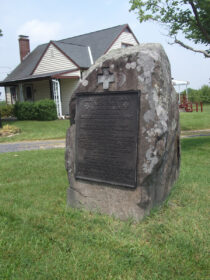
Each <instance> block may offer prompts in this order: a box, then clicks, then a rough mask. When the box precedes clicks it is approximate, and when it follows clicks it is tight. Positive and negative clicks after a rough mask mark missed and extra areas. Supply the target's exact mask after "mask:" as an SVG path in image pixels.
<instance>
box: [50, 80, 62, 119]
mask: <svg viewBox="0 0 210 280" xmlns="http://www.w3.org/2000/svg"><path fill="white" fill-rule="evenodd" d="M52 85H53V98H54V102H55V105H56V109H57V115H58V117H59V118H63V115H62V107H61V91H60V82H59V80H57V79H52Z"/></svg>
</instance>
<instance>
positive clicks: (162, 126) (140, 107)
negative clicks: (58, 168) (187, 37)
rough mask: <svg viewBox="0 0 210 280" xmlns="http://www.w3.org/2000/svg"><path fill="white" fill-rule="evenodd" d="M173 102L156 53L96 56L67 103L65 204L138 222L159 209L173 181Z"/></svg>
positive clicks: (176, 157) (153, 48) (176, 151)
mask: <svg viewBox="0 0 210 280" xmlns="http://www.w3.org/2000/svg"><path fill="white" fill-rule="evenodd" d="M177 102H178V101H177V96H176V93H175V91H174V88H173V86H172V82H171V70H170V64H169V61H168V58H167V56H166V54H165V52H164V50H163V48H162V47H161V45H159V44H141V45H140V46H135V47H129V48H126V49H118V50H114V51H111V52H110V53H108V54H106V55H104V56H102V57H101V58H100V59H99V60H98V61H97V62H96V63H95V64H94V65H93V66H92V67H91V68H90V69H89V70H88V71H87V73H86V74H85V75H84V77H83V79H82V80H81V81H80V82H79V84H78V86H77V88H76V90H75V91H74V93H73V95H72V98H71V100H70V120H71V126H70V128H69V129H68V131H67V137H66V169H67V173H68V178H69V184H70V186H69V189H68V199H67V200H68V204H69V205H70V206H72V207H76V208H84V209H87V210H91V211H98V212H101V213H106V214H108V215H113V216H115V217H117V218H120V219H127V218H133V219H134V220H137V221H138V220H141V219H142V218H143V217H144V215H146V214H148V213H149V211H150V209H151V208H152V207H154V206H156V205H159V204H160V203H161V202H163V201H164V199H165V198H166V197H167V195H168V194H169V192H170V190H171V188H172V186H173V184H174V182H175V180H176V179H177V177H178V174H179V166H180V142H179V134H180V131H179V112H178V104H177Z"/></svg>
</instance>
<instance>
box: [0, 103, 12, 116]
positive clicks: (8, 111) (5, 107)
mask: <svg viewBox="0 0 210 280" xmlns="http://www.w3.org/2000/svg"><path fill="white" fill-rule="evenodd" d="M0 113H1V117H2V118H7V117H12V116H14V106H13V105H9V104H6V103H2V104H0Z"/></svg>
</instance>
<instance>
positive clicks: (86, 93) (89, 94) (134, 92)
mask: <svg viewBox="0 0 210 280" xmlns="http://www.w3.org/2000/svg"><path fill="white" fill-rule="evenodd" d="M140 93H141V91H140V90H124V91H104V92H79V93H77V94H76V112H75V113H76V114H75V125H76V131H75V157H74V177H75V180H82V181H87V182H90V183H91V182H92V183H101V184H105V185H110V187H111V186H112V187H113V186H115V187H125V188H128V189H130V190H132V189H136V187H137V167H138V140H139V130H140V127H139V115H140V102H141V99H140ZM112 94H119V95H120V94H124V95H127V94H128V95H129V94H137V100H138V105H139V108H138V109H137V134H136V158H135V161H136V162H135V164H136V169H135V183H134V185H133V184H132V185H131V184H125V183H117V182H113V181H108V180H103V179H101V180H100V179H95V178H89V177H85V176H78V175H77V164H76V161H77V152H78V151H77V144H76V139H77V134H78V132H77V131H78V128H77V105H78V102H79V98H78V97H86V96H94V95H95V96H100V95H102V96H108V95H112Z"/></svg>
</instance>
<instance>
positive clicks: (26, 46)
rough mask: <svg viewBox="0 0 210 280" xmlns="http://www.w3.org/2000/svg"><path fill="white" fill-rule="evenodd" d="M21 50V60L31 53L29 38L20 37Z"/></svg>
mask: <svg viewBox="0 0 210 280" xmlns="http://www.w3.org/2000/svg"><path fill="white" fill-rule="evenodd" d="M19 49H20V60H21V61H23V59H24V58H25V57H26V56H27V54H29V53H30V43H29V37H28V36H24V35H19Z"/></svg>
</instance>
